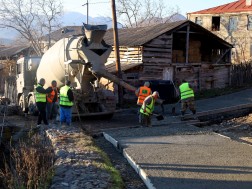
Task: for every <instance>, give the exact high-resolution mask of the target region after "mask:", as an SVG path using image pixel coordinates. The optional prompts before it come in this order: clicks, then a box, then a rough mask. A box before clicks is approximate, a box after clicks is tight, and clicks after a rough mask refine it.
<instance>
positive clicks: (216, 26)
mask: <svg viewBox="0 0 252 189" xmlns="http://www.w3.org/2000/svg"><path fill="white" fill-rule="evenodd" d="M212 31H220V17H219V16H213V17H212Z"/></svg>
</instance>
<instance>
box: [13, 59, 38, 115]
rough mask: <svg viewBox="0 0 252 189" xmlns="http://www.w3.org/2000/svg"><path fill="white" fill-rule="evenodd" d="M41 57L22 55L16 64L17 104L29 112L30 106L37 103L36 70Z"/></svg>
mask: <svg viewBox="0 0 252 189" xmlns="http://www.w3.org/2000/svg"><path fill="white" fill-rule="evenodd" d="M40 60H41V57H22V58H20V59H18V60H17V64H16V85H17V104H18V105H19V106H20V107H21V109H22V110H23V111H24V112H25V113H28V109H29V108H28V107H29V106H30V105H31V104H34V105H35V99H34V94H33V93H34V85H36V83H37V81H36V71H37V69H38V66H39V63H40Z"/></svg>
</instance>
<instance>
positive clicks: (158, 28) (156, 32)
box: [104, 20, 188, 46]
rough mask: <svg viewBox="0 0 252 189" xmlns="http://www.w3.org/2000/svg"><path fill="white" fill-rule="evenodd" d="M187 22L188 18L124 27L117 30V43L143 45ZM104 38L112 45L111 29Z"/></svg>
mask: <svg viewBox="0 0 252 189" xmlns="http://www.w3.org/2000/svg"><path fill="white" fill-rule="evenodd" d="M186 22H188V20H182V21H177V22H171V23H163V24H157V25H153V26H147V27H139V28H125V29H119V30H118V36H119V45H120V46H138V45H143V44H145V43H147V42H149V41H150V40H152V39H154V38H156V37H158V36H160V35H162V34H164V33H166V32H169V31H171V30H173V29H175V28H176V27H179V26H181V25H182V24H184V23H186ZM104 40H105V42H106V43H107V44H109V45H113V44H114V38H113V30H112V29H109V30H108V31H107V32H106V34H105V36H104Z"/></svg>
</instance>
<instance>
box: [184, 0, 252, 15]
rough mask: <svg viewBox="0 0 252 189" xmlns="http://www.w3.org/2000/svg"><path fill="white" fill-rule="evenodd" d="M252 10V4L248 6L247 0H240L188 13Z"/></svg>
mask: <svg viewBox="0 0 252 189" xmlns="http://www.w3.org/2000/svg"><path fill="white" fill-rule="evenodd" d="M249 11H252V5H251V6H246V0H239V1H235V2H231V3H227V4H224V5H220V6H217V7H213V8H209V9H204V10H200V11H196V12H191V13H188V14H220V13H235V12H249Z"/></svg>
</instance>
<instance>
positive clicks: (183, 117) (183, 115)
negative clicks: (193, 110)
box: [180, 111, 185, 121]
mask: <svg viewBox="0 0 252 189" xmlns="http://www.w3.org/2000/svg"><path fill="white" fill-rule="evenodd" d="M180 120H181V121H184V120H185V111H181V116H180Z"/></svg>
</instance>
